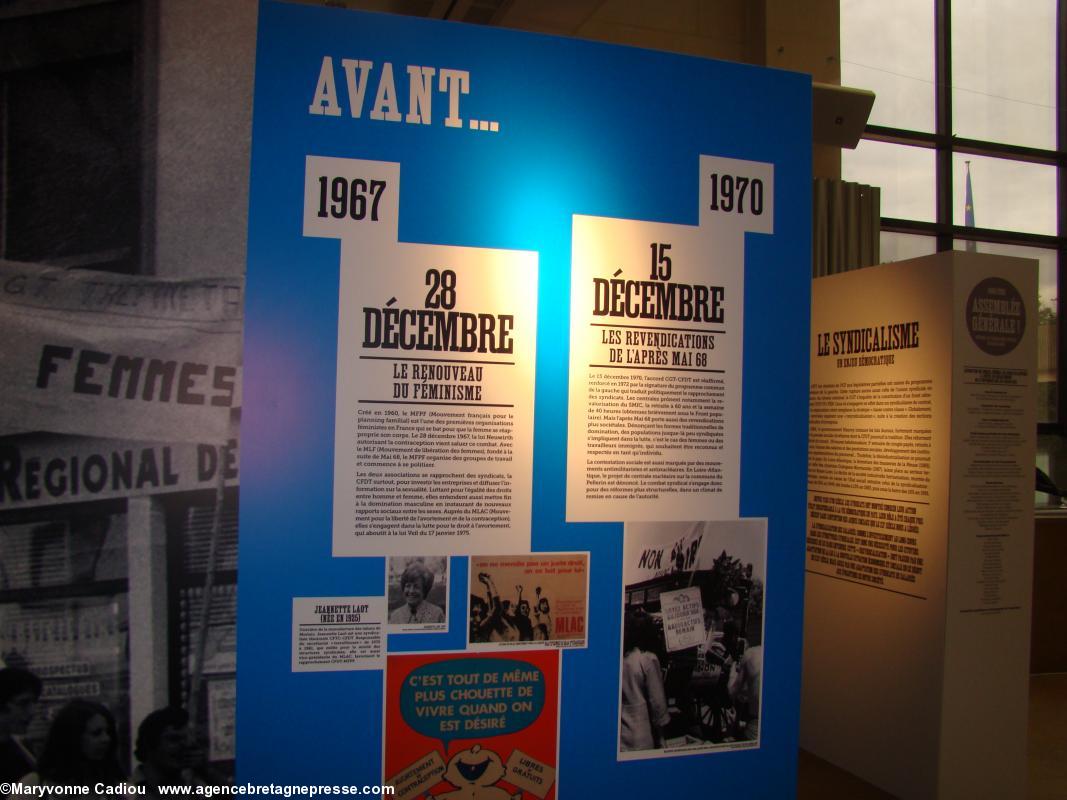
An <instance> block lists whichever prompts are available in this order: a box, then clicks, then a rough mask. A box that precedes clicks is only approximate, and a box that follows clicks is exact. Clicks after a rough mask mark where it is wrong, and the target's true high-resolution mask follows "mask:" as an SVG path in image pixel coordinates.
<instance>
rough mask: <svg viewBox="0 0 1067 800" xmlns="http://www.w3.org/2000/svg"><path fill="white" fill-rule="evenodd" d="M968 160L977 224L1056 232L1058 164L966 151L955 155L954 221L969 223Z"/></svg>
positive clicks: (1013, 229)
mask: <svg viewBox="0 0 1067 800" xmlns="http://www.w3.org/2000/svg"><path fill="white" fill-rule="evenodd" d="M967 162H970V165H971V200H972V204H973V206H974V224H975V226H976V227H979V228H998V229H1000V230H1005V231H1024V232H1026V233H1044V234H1048V235H1051V236H1055V235H1056V168H1055V167H1050V166H1047V165H1045V164H1029V163H1027V162H1025V161H1009V160H1008V159H1004V158H988V157H986V156H972V155H966V154H964V153H954V154H953V156H952V185H953V186H954V187H955V189H954V193H955V196H954V197H953V202H952V222H953V224H955V225H966V224H967V221H966V216H965V208H964V207H965V204H966V197H965V195H966V188H965V187H966V182H967ZM882 214H883V216H888V215H886V214H885V211H883V212H882Z"/></svg>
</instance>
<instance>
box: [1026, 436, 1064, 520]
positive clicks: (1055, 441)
mask: <svg viewBox="0 0 1067 800" xmlns="http://www.w3.org/2000/svg"><path fill="white" fill-rule="evenodd" d="M1037 468H1038V469H1040V470H1041V471H1042V472H1044V473H1045V475H1047V476H1048V477H1049V479H1051V481H1052V483H1053V484H1054V486H1055V487H1056V489H1058V490H1059V491H1060V492H1061V493H1062V494H1061V495H1057V494H1056V493H1055V492H1053V491H1035V492H1034V505H1035V506H1038V507H1039V508H1040V507H1048V506H1051V507H1053V508H1060V507H1067V441H1064V439H1063V437H1062V436H1059V435H1056V434H1048V435H1042V436H1038V437H1037ZM1046 488H1047V489H1049V490H1051V489H1052V487H1051V486H1048V487H1046Z"/></svg>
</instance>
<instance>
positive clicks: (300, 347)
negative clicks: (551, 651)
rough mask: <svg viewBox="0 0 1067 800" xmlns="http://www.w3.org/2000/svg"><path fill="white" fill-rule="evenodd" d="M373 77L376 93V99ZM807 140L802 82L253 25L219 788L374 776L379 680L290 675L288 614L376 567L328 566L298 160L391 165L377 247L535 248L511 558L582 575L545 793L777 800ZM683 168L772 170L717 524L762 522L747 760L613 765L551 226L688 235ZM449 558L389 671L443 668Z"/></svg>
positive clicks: (612, 657)
mask: <svg viewBox="0 0 1067 800" xmlns="http://www.w3.org/2000/svg"><path fill="white" fill-rule="evenodd" d="M327 57H328V59H329V61H327V60H326V59H327ZM346 63H347V67H346V66H344V65H345V64H346ZM368 63H369V64H370V65H373V66H360V64H364V65H366V64H368ZM324 64H325V65H327V66H325V67H324ZM385 65H390V69H391V70H392V73H393V82H392V85H386V86H385V87H384V88H383V86H382V72H383V69H384V66H385ZM428 68H429V69H432V70H433V72H432V73H428V72H425V70H426V69H428ZM327 70H329V71H330V72H331V76H332V77H331V78H330V79H328V80H325V79H324V77H323V76H324V74H325V71H327ZM412 70H415V71H417V76H427V75H428V76H430V77H429V78H428V79H427V82H426V83H425V84H420V85H422V86H425V87H428V89H427V92H428V95H427V96H428V97H429V98H430V99H431V100H432V111H431V107H430V105H429V102H427V104H426V105H424V106H419V105H418V103H417V102H416V100H415V99H413V98H412V97H411V96H410V94H411V92H412V91H413V86H414V85H415V84H414V83H413V82H409V80H411V81H414V80H415V79H414V78H411V77H410V76H411V75H412ZM446 75H447V76H448V77H447V79H446V78H445V76H446ZM324 80H325V82H324ZM419 80H423V78H421V77H419ZM464 89H465V90H466V91H464ZM390 91H393V92H395V97H390V95H389V93H390ZM452 101H454V102H455V104H456V105H455V108H452V107H450V103H451V102H452ZM394 109H395V111H394ZM375 112H377V113H375ZM449 119H451V120H453V121H458V122H457V124H454V125H453V124H447V123H446V120H449ZM471 120H475V124H474V125H473V126H472V125H471V124H470V121H471ZM483 121H484V123H485V124H484V125H483V124H480V123H481V122H483ZM810 142H811V94H810V79H809V77H808V76H805V75H800V74H792V73H784V72H779V71H773V70H767V69H760V68H755V67H750V66H745V65H739V64H732V63H725V62H716V61H710V60H704V59H697V58H692V57H685V56H680V55H673V54H666V53H660V52H654V51H648V50H639V49H633V48H624V47H617V46H610V45H604V44H597V43H590V42H583V41H576V40H569V39H558V38H551V37H545V36H538V35H530V34H525V33H519V32H513V31H506V30H500V29H491V28H482V27H469V26H464V25H457V24H450V23H441V22H437V21H430V20H423V19H416V18H406V17H397V16H389V15H372V14H363V13H356V12H351V11H345V10H340V9H333V8H319V7H310V6H305V5H286V4H281V3H273V2H267V3H263V4H262V5H261V8H260V17H259V38H258V51H257V65H256V82H255V98H254V124H253V149H252V170H251V200H250V215H249V216H250V222H249V243H248V282H247V308H246V329H245V363H244V386H243V396H244V407H243V419H242V425H243V428H242V463H241V474H242V484H241V516H240V557H239V573H240V592H239V600H238V663H239V672H238V681H239V683H238V706H237V748H238V750H237V753H238V756H237V764H238V777H239V779H240V780H241V781H242V782H244V781H251V782H255V783H270V782H274V783H294V784H295V783H307V784H327V785H342V784H343V785H350V784H356V785H359V784H367V785H370V784H378V783H380V782H381V781H382V780H383V764H384V759H385V755H384V748H385V744H384V742H385V736H386V734H385V733H384V730H383V729H384V721H383V720H384V719H385V717H386V716H387V713H386V709H385V707H384V706H385V704H386V701H385V696H386V691H387V689H386V681H385V676H384V675H383V671H382V670H381V669H365V670H338V671H329V670H323V671H294V669H293V652H292V647H293V644H292V624H293V614H294V611H293V607H294V598H303V597H351V596H356V597H374V596H381V595H383V594H384V593H385V591H386V586H385V582H386V570H385V559H384V558H382V557H381V556H367V557H335V556H334V550H333V529H334V521H333V513H334V497H333V495H334V488H333V487H334V469H335V413H336V410H337V409H336V407H335V404H336V398H337V397H338V391H339V390H338V379H337V375H338V351H339V345H338V326H339V312H338V307H339V306H338V296H339V291H340V289H339V284H340V282H341V275H340V266H339V265H340V248H341V245H340V243H339V242H338V240H337V239H331V238H315V237H313V236H305V227H304V225H305V188H306V187H305V182H306V169H307V168H308V166H307V165H308V157H309V156H316V157H322V158H324V159H332V158H336V159H359V160H365V161H368V162H384V163H388V164H399V165H400V166H399V175H400V176H401V178H402V181H403V186H402V192H401V193H400V197H399V208H398V221H399V225H398V232H397V237H398V240H399V241H400V242H407V243H416V244H432V245H444V246H455V247H464V248H495V249H499V250H508V251H513V250H519V251H532V252H533V253H536V260H537V284H536V285H537V289H536V295H537V297H536V300H537V304H536V362H535V366H536V371H535V374H536V380H535V384H534V388H533V395H532V397H533V448H532V483H531V490H530V491H531V493H532V498H531V503H530V507H531V519H530V548H529V549H530V550H532V551H533V552H574V551H583V552H588V553H589V564H590V568H589V603H588V611H587V614H588V617H587V629H588V641H587V646H586V647H585V648H584V649H570V650H563V651H562V653H561V657H560V661H559V674H558V680H559V700H558V761H557V762H556V764H555V768H556V776H555V786H557V787H558V789H559V791H560V792H562V793H563V795H564V796H567V797H579V796H585V795H596V796H599V795H601V794H607V793H613V792H614V793H625V794H627V795H631V796H653V795H654V794H659V793H662V792H663V791H664V790H665V789H666V790H668V791H683V792H688V791H698V792H703V791H707V792H714V793H716V794H720V793H721V794H724V795H730V794H732V793H736V794H738V795H739V796H745V797H788V796H792V794H793V793H794V783H795V766H796V752H797V725H798V716H799V714H798V705H799V697H800V652H801V641H800V635H801V628H802V597H803V564H804V560H803V556H804V554H803V545H804V509H805V501H806V494H805V474H806V458H807V396H808V330H809V290H810V218H811V201H810V196H811V189H810V185H811V154H810ZM701 156H707V157H714V158H723V159H736V160H738V161H743V162H758V163H759V164H763V165H769V166H768V167H767V169H768V170H770V172H769V173H768V174H770V175H772V176H773V177H772V178H771V179H770V180H772V181H773V186H769V187H768V189H767V192H768V197H770V196H773V201H774V215H773V232H764V233H755V232H750V233H744V234H743V237H742V238H743V254H744V255H743V278H744V287H745V291H744V308H743V319H744V328H743V343H744V346H743V370H742V371H741V374H742V375H743V379H742V381H741V386H740V393H739V401H738V402H739V403H740V420H741V422H740V428H739V437H740V439H739V441H740V461H739V464H740V476H739V494H738V500H737V504H738V505H737V509H736V513H735V514H734V515H733V516H735V517H737V516H739V517H742V518H747V517H760V518H766V520H767V523H766V531H767V533H766V565H765V574H764V576H763V580H764V581H765V584H766V586H767V587H768V591H767V593H766V595H765V597H766V600H765V603H764V605H763V607H762V615H763V635H762V641H763V642H765V656H764V664H763V672H762V676H763V680H762V684H763V685H762V702H761V705H762V711H761V719H760V726H759V727H760V737H759V746H758V747H754V748H738V749H722V750H711V751H706V752H705V751H701V752H690V753H685V754H674V755H673V756H672V757H662V758H642V759H640V760H625V759H620V758H619V757H618V753H617V742H618V731H619V691H620V687H619V684H620V674H619V663H620V644H621V641H620V637H621V619H622V608H623V584H624V574H623V571H624V570H623V553H624V548H623V542H624V540H623V524H622V523H621V522H567V521H566V520H567V471H568V424H567V423H568V381H569V373H568V364H569V360H570V352H571V345H572V343H571V303H570V298H571V293H572V285H571V271H572V267H571V264H572V252H571V251H572V224H573V219H574V215H589V216H594V217H605V218H615V219H619V220H640V221H647V222H649V223H662V224H665V225H677V226H683V225H684V226H696V225H697V224H698V221H699V214H700V202H699V200H698V197H699V192H701V191H703V190H702V189H701V187H700V185H699V182H700V179H701V178H702V175H701V172H700V170H699V168H698V167H699V164H700V163H701V161H700V159H701ZM324 191H326V190H325V189H324ZM334 199H335V198H333V197H332V196H331V197H330V201H331V202H332V201H333V200H334ZM643 246H644V247H645V249H646V250H647V247H648V245H647V243H646V244H644V245H643ZM710 246H711V247H714V246H715V240H714V238H712V239H711V240H710ZM365 261H366V263H367V266H366V268H367V269H377V268H379V267H381V268H387V267H386V265H379V264H375V263H372V262H373V261H374V254H373V251H371V250H368V251H367V258H366V259H365ZM360 268H361V269H362V268H363V267H360ZM571 424H573V420H572V421H571ZM466 555H469V554H462V553H458V552H457V553H455V554H454V556H456V557H453V558H452V559H451V574H450V575H449V582H448V587H449V596H448V600H449V602H448V604H447V609H448V619H449V626H448V632H447V633H416V634H404V635H390V637H389V639H388V651H389V653H390V654H399V653H403V652H418V653H427V652H432V651H447V652H456V651H463V650H464V649H465V647H466V645H467V639H466V636H467V630H468V619H467V595H468V591H467V578H468V575H467V573H468V558H467V557H466ZM449 752H452V751H448V750H447V748H446V752H445V755H446V756H447V755H448V753H449ZM533 796H534V795H532V794H530V795H529V797H533Z"/></svg>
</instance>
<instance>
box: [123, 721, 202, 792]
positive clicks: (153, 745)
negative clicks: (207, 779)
mask: <svg viewBox="0 0 1067 800" xmlns="http://www.w3.org/2000/svg"><path fill="white" fill-rule="evenodd" d="M189 743H190V732H189V713H188V712H187V711H186V710H185V709H184V708H177V707H175V706H169V707H167V708H160V709H157V710H155V711H153V712H152V713H150V714H149V715H148V716H147V717H145V718H144V719H143V720H142V721H141V724H140V725H139V726H138V727H137V743H136V745H135V746H134V751H133V754H134V756H135V757H136V758H137V760H138V761H139V762H141V763H140V765H139V766H138V767H137V769H135V770H134V772H133V778H132V781H131V782H132V783H133V784H134V785H135V786H143V787H144V788H145V795H146V796H148V797H160V796H162V793H161V792H160V790H159V787H160V786H201V785H204V784H202V783H201V782H200V781H198V780H196V778H195V777H194V776H193V773H192V770H190V769H189V765H188V762H189Z"/></svg>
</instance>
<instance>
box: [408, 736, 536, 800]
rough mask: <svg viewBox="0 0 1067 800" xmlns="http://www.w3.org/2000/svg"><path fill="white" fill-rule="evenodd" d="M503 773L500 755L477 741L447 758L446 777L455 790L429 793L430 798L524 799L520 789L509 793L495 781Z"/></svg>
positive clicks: (436, 799) (444, 799)
mask: <svg viewBox="0 0 1067 800" xmlns="http://www.w3.org/2000/svg"><path fill="white" fill-rule="evenodd" d="M504 773H505V770H504V762H502V761H501V760H500V756H498V755H497V754H496V753H494V752H493V751H492V750H483V749H482V746H481V745H480V744H476V745H474V746H473V747H471V748H469V749H467V750H461V751H460V752H458V753H456V754H455V755H454V756H452V758H451V759H450V760H449V762H448V768H447V769H446V770H445V774H444V779H445V780H446V781H448V782H449V783H451V784H452V785H453V786H455V787H456V789H455V791H452V792H445V793H444V794H438V795H433V794H427V795H426V796H427V798H428V800H522V792H521V791H520V792H516V793H515V794H509V793H508V792H507V790H505V789H501V788H500V787H499V786H495V785H494V784H495V783H496V782H497V781H499V780H500V779H501V778H503V777H504Z"/></svg>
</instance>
